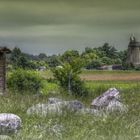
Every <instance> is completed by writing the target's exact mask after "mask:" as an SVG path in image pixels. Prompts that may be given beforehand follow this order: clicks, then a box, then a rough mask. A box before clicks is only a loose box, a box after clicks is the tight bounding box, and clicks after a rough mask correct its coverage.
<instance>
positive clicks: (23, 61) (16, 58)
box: [10, 47, 35, 69]
mask: <svg viewBox="0 0 140 140" xmlns="http://www.w3.org/2000/svg"><path fill="white" fill-rule="evenodd" d="M10 60H11V63H12V65H13V68H14V69H17V68H22V69H34V68H35V65H34V63H32V62H31V61H29V59H28V58H27V57H26V55H25V54H24V53H22V52H21V50H20V49H19V48H16V47H15V48H14V49H13V51H12V53H11V57H10Z"/></svg>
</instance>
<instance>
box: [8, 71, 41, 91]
mask: <svg viewBox="0 0 140 140" xmlns="http://www.w3.org/2000/svg"><path fill="white" fill-rule="evenodd" d="M7 86H8V88H9V89H10V90H12V91H14V92H19V93H21V94H22V93H25V92H28V93H32V94H36V93H38V92H39V91H40V89H41V87H42V82H41V78H40V76H39V74H38V73H37V72H35V71H31V70H23V69H17V70H14V71H12V72H11V73H10V74H9V76H8V79H7Z"/></svg>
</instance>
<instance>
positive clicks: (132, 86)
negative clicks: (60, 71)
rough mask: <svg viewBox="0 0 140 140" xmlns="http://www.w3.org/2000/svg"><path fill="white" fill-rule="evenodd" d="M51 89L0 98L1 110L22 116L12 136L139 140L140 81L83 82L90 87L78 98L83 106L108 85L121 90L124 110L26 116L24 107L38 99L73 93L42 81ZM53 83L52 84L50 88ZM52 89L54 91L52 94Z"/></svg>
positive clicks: (34, 139) (44, 100) (17, 139)
mask: <svg viewBox="0 0 140 140" xmlns="http://www.w3.org/2000/svg"><path fill="white" fill-rule="evenodd" d="M45 84H46V89H45V90H44V92H45V91H47V90H48V89H49V90H50V92H48V93H46V94H44V95H40V96H36V95H27V94H25V95H20V94H13V93H9V94H8V95H5V96H1V98H0V106H1V108H0V112H1V113H3V112H5V113H6V112H7V113H14V114H17V115H19V116H20V117H21V119H22V128H21V130H20V132H19V133H18V134H16V135H13V136H11V137H12V138H13V139H14V140H59V139H62V140H139V139H140V82H135V81H134V82H129V81H127V82H126V81H92V82H86V86H87V87H88V88H89V89H90V90H91V93H90V94H89V95H88V96H87V97H83V98H78V97H77V99H78V100H81V101H82V102H83V103H84V104H86V106H88V107H89V106H90V102H91V101H92V99H93V98H94V97H96V96H98V95H100V94H101V93H103V92H104V91H105V90H106V89H108V88H110V87H116V88H117V89H118V90H119V91H120V92H121V97H122V102H123V103H124V104H126V105H128V108H129V111H128V112H127V113H124V114H118V113H114V114H111V115H110V116H104V117H96V116H93V115H80V114H79V115H78V114H72V113H70V114H69V113H68V114H67V113H66V114H63V115H62V116H57V115H56V116H47V117H38V116H28V115H27V114H26V111H27V109H28V108H29V107H30V106H32V105H34V104H37V103H47V98H48V97H52V96H56V97H60V98H63V99H67V100H68V99H73V98H74V97H71V96H68V95H64V93H61V91H59V89H58V87H57V85H56V84H55V83H53V84H52V85H51V83H48V82H45ZM53 87H55V88H54V89H53ZM51 91H55V94H54V93H53V92H51Z"/></svg>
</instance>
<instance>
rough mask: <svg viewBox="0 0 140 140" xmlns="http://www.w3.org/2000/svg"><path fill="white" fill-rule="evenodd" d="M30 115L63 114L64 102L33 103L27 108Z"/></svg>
mask: <svg viewBox="0 0 140 140" xmlns="http://www.w3.org/2000/svg"><path fill="white" fill-rule="evenodd" d="M27 114H28V115H39V116H47V115H55V114H59V115H60V114H62V103H54V104H40V103H39V104H37V105H33V106H32V107H30V108H29V109H28V110H27Z"/></svg>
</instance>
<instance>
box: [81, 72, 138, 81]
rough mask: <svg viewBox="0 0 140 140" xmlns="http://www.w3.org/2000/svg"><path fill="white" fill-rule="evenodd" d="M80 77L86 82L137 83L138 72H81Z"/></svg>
mask: <svg viewBox="0 0 140 140" xmlns="http://www.w3.org/2000/svg"><path fill="white" fill-rule="evenodd" d="M80 77H81V79H82V80H86V81H100V80H101V81H108V80H110V81H139V80H140V71H83V72H82V74H81V75H80Z"/></svg>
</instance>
